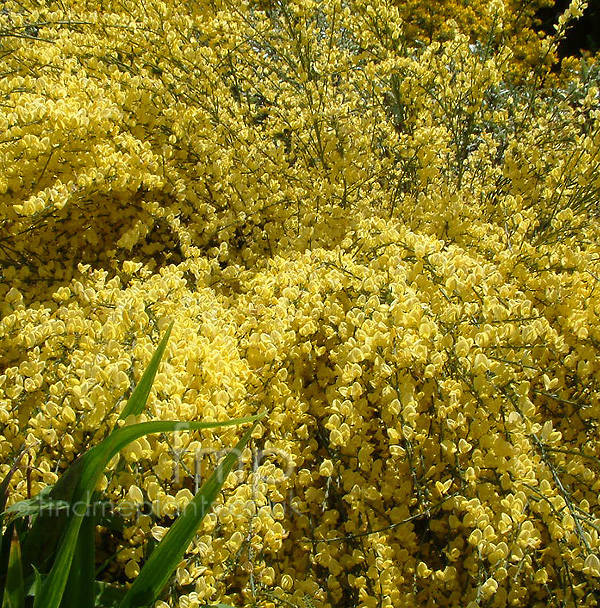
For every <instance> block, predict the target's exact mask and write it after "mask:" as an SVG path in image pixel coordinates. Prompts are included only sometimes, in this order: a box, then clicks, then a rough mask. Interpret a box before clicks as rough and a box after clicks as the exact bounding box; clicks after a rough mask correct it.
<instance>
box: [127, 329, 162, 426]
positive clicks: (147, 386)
mask: <svg viewBox="0 0 600 608" xmlns="http://www.w3.org/2000/svg"><path fill="white" fill-rule="evenodd" d="M172 329H173V323H171V325H169V328H168V329H167V333H166V334H165V335H164V336H163V339H162V340H161V341H160V344H159V345H158V347H157V349H156V351H155V352H154V355H152V359H151V360H150V363H149V364H148V367H147V368H146V371H145V372H144V374H143V376H142V379H141V380H140V381H139V382H138V385H137V386H136V387H135V390H134V391H133V395H131V397H129V400H128V401H127V404H126V405H125V407H124V408H123V411H122V412H121V415H120V416H119V419H121V420H125V418H127V416H130V415H134V416H138V415H139V414H141V413H142V411H143V409H144V406H145V405H146V401H147V400H148V395H149V394H150V390H151V389H152V384H153V383H154V378H155V377H156V372H157V371H158V366H159V364H160V360H161V359H162V356H163V354H164V352H165V348H166V346H167V342H168V340H169V336H170V335H171V330H172Z"/></svg>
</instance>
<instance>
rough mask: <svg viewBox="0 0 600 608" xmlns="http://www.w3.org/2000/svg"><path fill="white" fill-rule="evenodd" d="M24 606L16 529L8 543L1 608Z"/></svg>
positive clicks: (21, 567) (21, 566) (21, 568)
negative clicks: (6, 568)
mask: <svg viewBox="0 0 600 608" xmlns="http://www.w3.org/2000/svg"><path fill="white" fill-rule="evenodd" d="M24 606H25V584H24V582H23V565H22V562H21V545H20V543H19V537H18V536H17V531H16V530H14V533H13V538H12V541H11V543H10V554H9V558H8V571H7V573H6V585H5V587H4V597H3V600H2V608H24Z"/></svg>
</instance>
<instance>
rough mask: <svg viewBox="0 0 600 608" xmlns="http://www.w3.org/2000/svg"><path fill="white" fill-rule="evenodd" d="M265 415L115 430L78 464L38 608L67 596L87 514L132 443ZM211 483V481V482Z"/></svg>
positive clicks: (144, 424) (49, 607) (50, 607)
mask: <svg viewBox="0 0 600 608" xmlns="http://www.w3.org/2000/svg"><path fill="white" fill-rule="evenodd" d="M263 415H264V414H259V415H256V416H248V417H246V418H235V419H233V420H227V421H224V422H181V421H173V420H171V421H165V420H156V421H150V422H142V423H139V424H132V425H129V426H124V427H122V428H119V429H115V430H114V431H113V432H112V433H111V434H110V435H109V436H108V437H107V438H106V439H104V441H102V442H101V443H99V444H98V445H97V446H95V447H93V448H92V449H91V450H89V452H86V453H85V454H84V455H83V456H82V457H81V458H80V459H79V461H78V465H79V467H81V476H80V477H79V479H78V480H77V482H76V485H75V487H74V489H73V497H72V502H71V511H72V513H71V514H70V515H71V517H70V520H69V524H68V527H67V530H66V533H65V536H64V537H63V539H62V542H61V544H60V547H59V549H58V552H57V556H56V559H55V561H54V565H53V566H52V570H51V571H50V574H49V575H48V579H47V580H46V581H45V584H44V588H43V590H42V593H41V594H40V595H38V596H36V598H35V600H36V601H35V604H34V607H35V608H58V607H59V606H60V601H61V597H62V594H63V593H64V589H65V586H66V584H67V579H68V576H69V570H70V568H71V563H72V561H73V555H74V553H75V549H76V547H77V537H78V536H79V530H80V527H81V523H82V520H83V518H84V517H85V514H86V512H87V510H88V508H89V506H90V504H91V502H92V497H93V493H94V489H95V488H96V486H97V484H98V482H99V480H100V478H101V476H102V473H103V472H104V470H105V468H106V466H107V465H108V463H109V462H110V461H111V460H112V458H113V457H114V456H115V455H116V454H118V453H119V451H120V450H122V449H123V448H124V447H126V446H127V445H128V444H129V443H131V442H132V441H135V440H136V439H139V438H140V437H143V436H145V435H150V434H152V433H166V432H172V431H181V430H200V429H211V428H219V427H222V426H233V425H238V424H244V423H247V422H254V421H256V420H258V419H259V418H262V417H263ZM207 483H208V482H207Z"/></svg>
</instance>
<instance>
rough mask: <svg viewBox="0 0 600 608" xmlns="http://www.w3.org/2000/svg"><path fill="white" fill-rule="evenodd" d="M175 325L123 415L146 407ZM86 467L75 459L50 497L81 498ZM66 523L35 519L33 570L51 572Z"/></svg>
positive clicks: (51, 516) (27, 553)
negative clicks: (79, 492)
mask: <svg viewBox="0 0 600 608" xmlns="http://www.w3.org/2000/svg"><path fill="white" fill-rule="evenodd" d="M172 328H173V323H171V324H170V325H169V328H168V329H167V332H166V334H165V335H164V336H163V339H162V340H161V341H160V343H159V345H158V347H157V349H156V351H155V352H154V355H153V356H152V359H151V361H150V364H149V366H148V368H147V369H146V371H145V372H144V374H143V376H142V378H141V380H140V382H139V383H138V385H137V386H136V388H135V390H134V392H133V395H131V397H130V399H129V401H128V402H127V404H126V406H125V408H124V409H123V412H122V413H121V416H120V418H122V419H124V418H126V417H127V416H129V415H130V414H133V415H137V414H139V413H141V411H142V410H143V408H144V406H145V404H146V401H147V399H148V395H149V394H150V389H151V388H152V383H153V381H154V378H155V376H156V372H157V370H158V366H159V364H160V360H161V358H162V355H163V353H164V351H165V348H166V345H167V341H168V339H169V336H170V334H171V329H172ZM86 456H87V454H86ZM85 466H86V464H85V463H84V461H83V457H79V458H78V459H77V460H75V462H73V463H72V464H71V466H70V467H69V469H68V470H67V471H66V472H65V473H64V474H63V475H62V476H61V478H60V479H59V480H58V482H57V483H55V484H54V486H53V487H52V489H51V490H50V498H52V499H53V500H66V501H68V502H69V503H72V502H74V501H77V498H75V496H74V494H75V492H76V490H77V489H78V488H79V489H81V476H82V475H83V472H84V470H85ZM0 489H1V487H0ZM66 522H67V518H66V516H65V514H63V515H62V516H60V517H56V513H43V514H40V515H39V516H38V517H36V518H35V520H34V522H33V525H32V528H31V530H30V533H29V535H28V536H27V538H26V540H25V542H24V544H23V556H24V558H25V564H26V565H27V567H28V568H29V571H31V569H32V568H33V567H37V568H38V569H40V570H42V571H44V572H47V569H49V568H50V564H51V563H52V561H53V560H54V557H55V554H56V547H57V545H58V542H59V539H60V538H61V536H62V535H63V533H64V529H65V525H66ZM28 573H29V572H28Z"/></svg>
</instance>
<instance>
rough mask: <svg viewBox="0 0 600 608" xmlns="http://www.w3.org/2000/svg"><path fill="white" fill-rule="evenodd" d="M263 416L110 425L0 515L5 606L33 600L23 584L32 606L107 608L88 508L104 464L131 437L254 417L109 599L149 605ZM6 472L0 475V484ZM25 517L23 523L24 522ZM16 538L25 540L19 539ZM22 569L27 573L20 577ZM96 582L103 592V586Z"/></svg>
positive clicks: (139, 404)
mask: <svg viewBox="0 0 600 608" xmlns="http://www.w3.org/2000/svg"><path fill="white" fill-rule="evenodd" d="M171 328H172V324H171V326H170V327H169V329H168V330H167V332H166V334H165V336H164V337H163V339H162V340H161V342H160V344H159V346H158V348H157V349H156V352H155V353H154V355H153V357H152V360H151V362H150V364H149V365H148V368H147V369H146V371H145V373H144V375H143V376H142V379H141V381H140V382H139V384H138V385H137V387H136V389H135V391H134V392H133V394H132V396H131V398H130V399H129V401H128V402H127V405H126V406H125V408H124V409H123V412H122V413H121V416H120V419H122V420H124V419H126V418H127V417H128V416H136V415H139V414H141V412H142V410H143V409H144V406H145V404H146V400H147V399H148V395H149V393H150V390H151V388H152V383H153V380H154V377H155V376H156V372H157V370H158V366H159V363H160V360H161V358H162V356H163V353H164V350H165V347H166V344H167V341H168V338H169V334H170V333H171ZM263 417H264V414H263V415H256V416H250V417H246V418H239V419H234V420H229V421H226V422H180V421H154V422H142V423H138V424H133V423H130V424H126V425H125V426H122V427H121V428H116V429H114V430H113V431H112V432H111V433H110V434H109V435H108V437H106V439H104V441H102V442H101V443H99V444H98V445H96V446H95V447H93V448H92V449H90V450H89V451H88V452H86V453H85V454H83V455H82V456H81V457H80V458H79V459H78V460H77V461H76V462H75V463H73V465H72V466H71V467H70V468H69V469H68V470H67V471H66V473H65V474H64V475H63V476H62V477H61V478H60V480H59V481H58V482H57V483H56V484H55V485H54V486H49V487H48V488H46V490H44V491H42V492H40V494H38V495H37V496H36V497H35V498H34V499H31V500H27V501H20V502H17V503H15V504H13V505H12V506H11V507H10V508H8V509H7V510H5V511H4V512H3V513H2V516H3V517H7V518H8V524H7V529H6V532H5V533H4V535H3V538H2V543H3V545H4V544H6V543H7V542H8V543H10V549H9V555H8V560H7V561H5V562H4V564H5V565H4V568H3V572H2V573H1V576H2V579H1V580H2V581H3V582H4V586H3V590H2V591H3V604H2V605H3V608H25V606H29V605H31V604H30V602H29V600H28V601H27V602H26V600H25V589H26V588H27V591H28V593H27V595H28V596H33V607H34V608H60V607H63V608H68V607H74V606H77V607H78V608H92V607H93V606H106V605H107V604H106V601H107V595H106V594H105V593H102V592H100V593H98V592H97V589H96V585H95V546H94V533H95V528H96V524H97V523H99V522H98V520H97V516H96V515H95V514H94V507H95V505H98V495H99V492H98V491H97V489H96V488H97V486H98V482H99V480H100V477H101V475H102V474H103V472H104V470H105V468H106V467H107V465H108V463H109V461H110V460H111V459H113V458H114V457H115V456H116V455H117V454H118V453H119V452H120V451H121V450H122V449H123V448H125V447H126V446H127V445H128V444H130V443H131V442H132V441H134V440H136V439H137V438H139V437H143V436H145V435H148V434H152V433H160V432H169V431H179V430H182V429H185V430H200V429H210V428H218V427H222V426H230V425H239V424H244V423H248V422H254V425H253V426H252V427H251V429H250V430H249V431H247V432H246V433H245V434H244V436H243V437H242V439H240V441H239V442H238V443H237V445H236V446H235V448H234V449H233V450H232V451H231V452H230V453H229V454H228V455H227V457H226V458H224V459H223V461H222V462H221V463H220V464H219V465H218V467H217V468H216V469H215V470H214V471H213V473H212V475H211V476H210V478H209V479H208V480H207V481H206V483H205V484H204V485H203V486H202V488H201V490H200V491H199V492H198V493H197V494H196V496H195V497H194V499H193V500H192V501H191V502H190V503H189V504H188V505H187V507H186V508H185V510H184V511H183V513H182V514H181V515H180V517H179V518H178V519H177V521H176V523H175V524H174V525H173V526H172V527H171V529H170V531H169V534H168V535H167V536H165V538H164V539H162V540H161V542H160V543H159V544H158V545H157V547H156V548H155V549H154V552H153V553H152V554H151V555H150V558H149V559H148V561H147V563H146V564H145V565H144V567H143V568H142V570H141V572H140V575H139V577H138V578H137V579H136V581H135V582H134V584H133V585H132V586H131V588H130V589H128V590H126V589H122V590H117V589H113V590H112V596H113V602H112V603H114V602H115V600H116V599H118V601H117V602H116V603H114V605H115V606H118V608H141V607H144V606H148V607H149V606H151V605H152V604H153V603H154V602H155V601H156V600H157V599H158V598H159V597H160V594H161V592H162V591H163V589H164V587H165V585H166V584H167V582H168V581H169V579H170V578H171V576H172V574H173V572H174V571H175V569H176V568H177V565H178V564H179V562H180V561H181V558H182V557H183V554H184V552H185V550H186V548H187V546H188V545H189V544H190V542H191V541H192V539H193V537H194V535H195V534H196V531H197V529H198V526H199V525H200V523H201V521H202V519H203V518H204V516H205V515H206V513H207V512H208V510H209V509H210V507H211V505H212V504H213V502H214V500H215V499H216V497H217V495H218V494H219V492H220V490H221V487H222V485H223V483H224V481H225V479H226V478H227V475H228V474H229V472H230V471H231V469H232V468H233V466H234V465H235V463H236V462H237V460H238V458H239V456H240V454H241V452H242V450H243V449H244V447H245V446H246V444H247V443H248V441H249V440H250V437H251V434H252V431H253V429H254V427H255V426H256V424H257V422H258V421H259V420H260V419H261V418H263ZM10 476H11V474H9V476H7V477H6V478H5V479H4V481H3V483H2V489H4V490H5V489H6V487H7V485H8V483H9V481H10ZM24 518H27V519H29V521H27V519H25V521H23V519H24ZM30 522H31V523H30ZM18 524H20V525H18ZM19 537H20V538H21V539H23V540H22V541H21V542H20V540H19ZM21 545H23V551H21ZM24 573H25V576H26V577H27V578H26V580H25V582H24V578H23V576H24ZM99 587H100V590H101V591H102V588H103V587H104V585H102V584H100V585H99ZM121 596H122V597H121ZM99 602H100V603H99Z"/></svg>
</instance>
